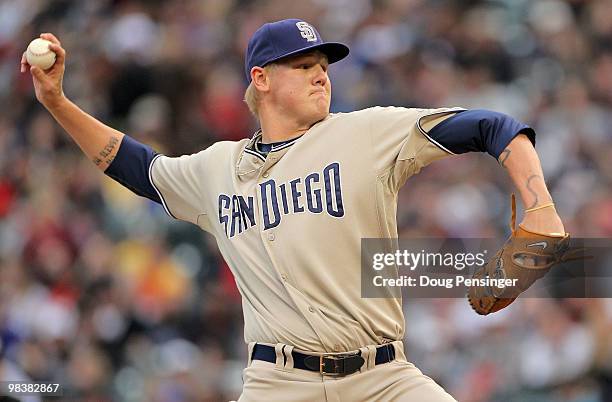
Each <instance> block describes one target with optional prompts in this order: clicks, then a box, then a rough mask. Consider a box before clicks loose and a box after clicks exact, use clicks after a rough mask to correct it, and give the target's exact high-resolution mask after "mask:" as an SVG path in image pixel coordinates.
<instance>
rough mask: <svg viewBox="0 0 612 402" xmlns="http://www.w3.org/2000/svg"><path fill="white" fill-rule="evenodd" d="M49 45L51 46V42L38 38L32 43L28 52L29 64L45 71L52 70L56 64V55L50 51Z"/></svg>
mask: <svg viewBox="0 0 612 402" xmlns="http://www.w3.org/2000/svg"><path fill="white" fill-rule="evenodd" d="M49 45H51V42H49V41H48V40H45V39H41V38H36V39H34V40H33V41H32V42H30V44H29V45H28V49H27V50H26V60H27V61H28V64H29V65H31V66H36V67H39V68H41V69H43V70H46V69H48V68H51V66H52V65H53V63H55V53H54V52H53V51H52V50H51V49H49Z"/></svg>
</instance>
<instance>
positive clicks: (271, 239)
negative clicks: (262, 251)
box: [268, 233, 276, 241]
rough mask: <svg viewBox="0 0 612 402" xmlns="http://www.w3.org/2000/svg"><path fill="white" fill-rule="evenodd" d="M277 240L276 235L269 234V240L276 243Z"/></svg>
mask: <svg viewBox="0 0 612 402" xmlns="http://www.w3.org/2000/svg"><path fill="white" fill-rule="evenodd" d="M275 238H276V236H274V233H268V240H270V241H274V239H275Z"/></svg>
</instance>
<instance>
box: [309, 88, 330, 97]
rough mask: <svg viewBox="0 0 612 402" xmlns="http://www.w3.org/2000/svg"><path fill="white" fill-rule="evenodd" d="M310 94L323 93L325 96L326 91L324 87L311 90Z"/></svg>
mask: <svg viewBox="0 0 612 402" xmlns="http://www.w3.org/2000/svg"><path fill="white" fill-rule="evenodd" d="M310 94H311V95H324V96H326V95H327V91H325V90H324V89H318V90H316V91H312V92H311V93H310Z"/></svg>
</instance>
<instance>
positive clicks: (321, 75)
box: [314, 64, 329, 86]
mask: <svg viewBox="0 0 612 402" xmlns="http://www.w3.org/2000/svg"><path fill="white" fill-rule="evenodd" d="M315 68H316V70H315V71H316V72H315V76H314V84H315V85H321V86H325V84H327V81H328V80H329V76H328V75H327V69H326V68H324V67H323V66H322V65H321V64H317V65H316V67H315Z"/></svg>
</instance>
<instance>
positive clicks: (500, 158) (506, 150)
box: [498, 149, 511, 168]
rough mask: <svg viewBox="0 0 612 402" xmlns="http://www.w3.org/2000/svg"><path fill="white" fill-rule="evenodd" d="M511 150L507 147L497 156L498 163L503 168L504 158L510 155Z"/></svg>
mask: <svg viewBox="0 0 612 402" xmlns="http://www.w3.org/2000/svg"><path fill="white" fill-rule="evenodd" d="M510 153H511V151H510V150H509V149H504V151H503V152H502V153H501V155H500V156H499V159H498V160H499V164H500V165H501V166H502V167H503V168H505V167H506V165H505V163H506V160H507V159H508V157H509V156H510Z"/></svg>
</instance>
